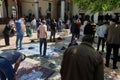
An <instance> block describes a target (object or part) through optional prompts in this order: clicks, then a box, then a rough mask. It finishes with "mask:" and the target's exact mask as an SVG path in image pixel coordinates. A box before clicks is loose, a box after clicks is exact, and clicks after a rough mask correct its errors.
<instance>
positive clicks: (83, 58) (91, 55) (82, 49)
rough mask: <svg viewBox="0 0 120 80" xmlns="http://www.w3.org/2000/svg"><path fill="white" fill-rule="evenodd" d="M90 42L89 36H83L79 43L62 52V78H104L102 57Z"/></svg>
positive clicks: (83, 79) (99, 79) (91, 41)
mask: <svg viewBox="0 0 120 80" xmlns="http://www.w3.org/2000/svg"><path fill="white" fill-rule="evenodd" d="M92 43H93V39H92V37H91V36H84V37H83V38H82V43H81V44H80V45H78V46H72V47H70V48H68V49H67V50H66V51H65V52H64V55H63V60H62V64H61V70H60V74H61V79H62V80H104V69H103V67H104V66H103V58H102V56H101V54H99V53H97V52H96V51H95V49H94V48H93V47H92Z"/></svg>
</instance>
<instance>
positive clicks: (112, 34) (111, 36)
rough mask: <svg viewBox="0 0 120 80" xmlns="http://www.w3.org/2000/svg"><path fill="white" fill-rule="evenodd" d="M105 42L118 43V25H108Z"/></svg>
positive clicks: (119, 26)
mask: <svg viewBox="0 0 120 80" xmlns="http://www.w3.org/2000/svg"><path fill="white" fill-rule="evenodd" d="M106 35H107V40H106V43H107V44H117V45H120V25H112V26H109V27H108V28H107V30H106Z"/></svg>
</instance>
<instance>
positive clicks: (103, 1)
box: [74, 0, 120, 12]
mask: <svg viewBox="0 0 120 80" xmlns="http://www.w3.org/2000/svg"><path fill="white" fill-rule="evenodd" d="M74 3H75V4H77V6H78V8H79V9H83V10H84V9H85V10H90V11H92V12H100V11H111V10H114V9H118V8H120V0H74Z"/></svg>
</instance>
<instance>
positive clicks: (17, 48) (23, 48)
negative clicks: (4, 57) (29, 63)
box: [15, 48, 24, 50]
mask: <svg viewBox="0 0 120 80" xmlns="http://www.w3.org/2000/svg"><path fill="white" fill-rule="evenodd" d="M23 49H24V48H16V49H15V50H23Z"/></svg>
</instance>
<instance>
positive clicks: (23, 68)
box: [17, 61, 54, 80]
mask: <svg viewBox="0 0 120 80" xmlns="http://www.w3.org/2000/svg"><path fill="white" fill-rule="evenodd" d="M53 73H54V71H53V70H51V69H48V68H45V67H42V66H38V65H35V64H32V63H30V62H27V61H23V62H22V63H21V64H20V67H19V69H18V71H17V80H45V79H47V78H48V77H50V76H51V75H52V74H53Z"/></svg>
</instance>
